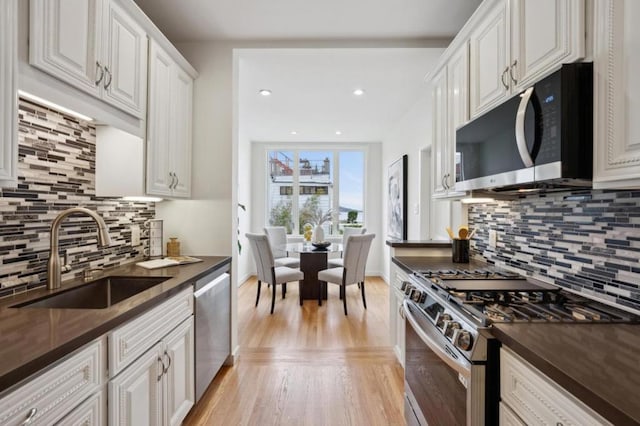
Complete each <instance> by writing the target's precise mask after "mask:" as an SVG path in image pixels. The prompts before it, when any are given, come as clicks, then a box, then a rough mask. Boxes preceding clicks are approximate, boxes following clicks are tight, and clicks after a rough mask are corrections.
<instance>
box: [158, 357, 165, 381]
mask: <svg viewBox="0 0 640 426" xmlns="http://www.w3.org/2000/svg"><path fill="white" fill-rule="evenodd" d="M158 362H159V363H160V365H162V367H160V375H159V376H158V381H160V379H162V376H164V373H165V372H166V369H165V367H164V362H163V361H162V358H160V357H158Z"/></svg>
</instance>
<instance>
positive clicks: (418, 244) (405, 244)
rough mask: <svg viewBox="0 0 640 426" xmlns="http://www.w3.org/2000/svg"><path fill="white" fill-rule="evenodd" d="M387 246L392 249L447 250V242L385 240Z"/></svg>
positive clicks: (448, 244)
mask: <svg viewBox="0 0 640 426" xmlns="http://www.w3.org/2000/svg"><path fill="white" fill-rule="evenodd" d="M386 243H387V245H388V246H389V247H394V248H449V247H451V241H449V240H387V241H386Z"/></svg>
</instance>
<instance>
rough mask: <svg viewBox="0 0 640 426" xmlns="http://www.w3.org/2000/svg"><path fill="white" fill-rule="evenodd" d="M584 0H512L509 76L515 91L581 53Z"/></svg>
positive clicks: (583, 39) (580, 55) (583, 33)
mask: <svg viewBox="0 0 640 426" xmlns="http://www.w3.org/2000/svg"><path fill="white" fill-rule="evenodd" d="M584 48H585V10H584V0H512V3H511V66H510V79H511V80H512V83H514V84H515V85H516V86H515V88H516V90H519V89H524V88H526V87H528V86H530V85H531V83H532V82H534V81H536V80H538V79H540V78H541V77H543V76H544V75H546V74H549V73H551V72H552V71H554V70H556V69H558V68H560V66H561V65H562V64H563V63H567V62H574V61H576V60H577V59H580V58H582V57H583V56H584Z"/></svg>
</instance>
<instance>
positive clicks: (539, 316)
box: [401, 267, 638, 426]
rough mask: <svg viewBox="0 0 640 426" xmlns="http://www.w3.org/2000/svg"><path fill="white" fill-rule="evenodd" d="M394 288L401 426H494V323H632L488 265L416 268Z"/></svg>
mask: <svg viewBox="0 0 640 426" xmlns="http://www.w3.org/2000/svg"><path fill="white" fill-rule="evenodd" d="M401 290H403V291H404V293H405V300H404V302H403V313H404V317H405V321H406V336H405V339H406V340H405V344H406V355H405V394H406V400H405V418H406V420H407V424H408V425H429V426H434V425H493V424H498V400H499V386H498V383H499V343H498V341H497V340H495V339H494V338H493V336H492V335H491V324H492V323H494V322H517V321H532V322H536V321H537V322H576V323H580V322H638V317H636V316H634V315H633V314H629V313H627V312H624V311H621V310H619V309H615V308H612V307H610V306H607V305H604V304H602V303H599V302H596V301H593V300H590V299H587V298H584V297H582V296H579V295H575V294H573V293H569V292H567V291H564V290H561V289H560V288H558V287H555V286H551V285H548V284H545V283H542V282H539V281H534V280H531V279H525V278H523V277H521V276H520V275H518V274H516V273H513V272H510V271H505V270H500V269H497V268H494V267H487V268H482V269H476V270H440V271H420V272H416V273H414V274H413V275H412V276H411V278H410V281H408V282H403V283H402V287H401Z"/></svg>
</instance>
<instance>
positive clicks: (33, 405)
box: [0, 339, 105, 426]
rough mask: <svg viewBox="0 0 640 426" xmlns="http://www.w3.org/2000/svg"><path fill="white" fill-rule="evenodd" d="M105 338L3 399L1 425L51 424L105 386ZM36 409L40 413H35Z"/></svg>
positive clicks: (0, 412)
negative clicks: (27, 422)
mask: <svg viewBox="0 0 640 426" xmlns="http://www.w3.org/2000/svg"><path fill="white" fill-rule="evenodd" d="M104 353H105V342H104V339H100V340H96V341H95V342H93V343H90V344H89V345H87V346H86V347H85V348H83V349H81V350H80V351H79V352H77V353H75V354H74V355H72V356H71V357H70V358H67V359H66V360H64V361H62V362H61V363H59V364H57V365H56V366H55V367H53V368H51V369H49V370H48V371H46V372H44V373H42V374H39V375H38V376H37V377H35V378H34V379H32V380H30V381H29V382H27V383H26V384H24V385H22V386H21V387H19V388H18V389H16V390H15V391H13V392H11V393H9V394H8V395H6V396H4V397H3V398H2V399H0V424H1V425H3V426H12V425H21V424H23V422H24V421H25V420H26V419H27V418H28V417H29V415H30V413H33V414H32V420H31V422H30V423H29V425H51V424H54V423H55V422H57V421H58V420H60V419H61V418H62V417H63V416H65V415H66V414H67V413H69V412H71V410H73V408H74V407H76V406H77V405H78V404H80V403H81V402H82V401H83V400H84V399H86V398H87V397H88V396H90V395H91V394H92V393H94V392H96V391H98V390H99V389H100V387H101V386H102V382H103V379H104V376H105V355H104ZM32 410H36V411H33V412H32Z"/></svg>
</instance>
